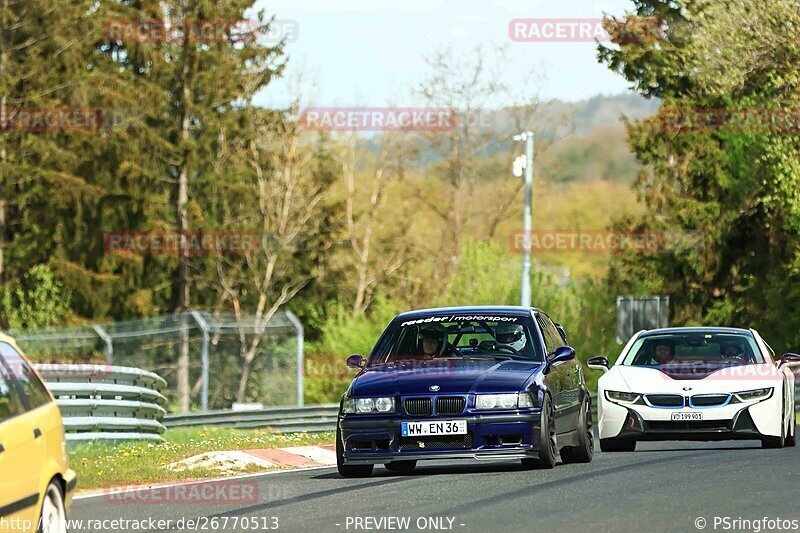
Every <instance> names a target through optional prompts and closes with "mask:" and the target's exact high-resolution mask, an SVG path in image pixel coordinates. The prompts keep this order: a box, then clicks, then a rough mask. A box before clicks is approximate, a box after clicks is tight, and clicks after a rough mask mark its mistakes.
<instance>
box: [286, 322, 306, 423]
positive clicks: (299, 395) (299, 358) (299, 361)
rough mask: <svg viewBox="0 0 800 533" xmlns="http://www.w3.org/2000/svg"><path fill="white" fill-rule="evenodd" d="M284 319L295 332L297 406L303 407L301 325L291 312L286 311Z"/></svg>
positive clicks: (303, 357) (303, 358)
mask: <svg viewBox="0 0 800 533" xmlns="http://www.w3.org/2000/svg"><path fill="white" fill-rule="evenodd" d="M286 318H288V319H289V322H291V323H292V325H293V326H294V329H295V330H296V331H297V405H298V407H303V403H304V399H303V370H304V368H303V366H304V364H305V356H304V355H303V342H304V333H303V324H301V323H300V320H298V318H297V317H296V316H295V315H294V313H292V312H291V311H288V310H287V311H286Z"/></svg>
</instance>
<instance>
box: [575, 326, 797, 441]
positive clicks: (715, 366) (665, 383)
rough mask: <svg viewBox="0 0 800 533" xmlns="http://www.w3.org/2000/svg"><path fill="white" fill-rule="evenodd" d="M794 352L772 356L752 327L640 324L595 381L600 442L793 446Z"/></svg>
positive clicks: (598, 361) (595, 364)
mask: <svg viewBox="0 0 800 533" xmlns="http://www.w3.org/2000/svg"><path fill="white" fill-rule="evenodd" d="M798 362H800V355H796V354H785V355H783V356H782V357H780V358H777V357H776V356H775V353H774V352H773V351H772V349H771V348H770V347H769V345H768V344H767V343H766V342H764V340H763V339H762V338H761V336H760V335H759V334H758V332H756V331H755V330H752V329H750V330H746V329H735V328H665V329H657V330H650V331H640V332H639V333H637V334H636V335H634V336H633V338H631V340H630V341H629V342H628V344H627V345H626V346H625V348H624V349H623V350H622V353H621V354H620V356H619V359H617V362H616V364H615V365H614V366H613V367H610V366H609V362H608V359H606V358H605V357H602V356H601V357H593V358H592V359H590V360H589V361H588V366H589V367H590V368H594V369H598V370H603V371H605V374H604V375H603V376H602V377H601V378H600V380H599V383H598V397H597V404H598V417H599V432H600V449H601V450H602V451H604V452H619V451H633V450H635V449H636V443H637V441H650V440H706V441H708V440H727V439H754V440H760V441H761V443H762V446H763V447H764V448H782V447H784V446H794V445H795V444H796V442H797V429H796V419H795V376H794V374H793V373H792V370H791V368H790V367H791V366H793V365H792V363H795V364H797V363H798Z"/></svg>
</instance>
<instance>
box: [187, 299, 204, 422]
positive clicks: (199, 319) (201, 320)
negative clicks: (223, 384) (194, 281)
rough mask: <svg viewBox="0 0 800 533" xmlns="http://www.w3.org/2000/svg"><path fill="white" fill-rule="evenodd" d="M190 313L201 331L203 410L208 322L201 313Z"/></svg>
mask: <svg viewBox="0 0 800 533" xmlns="http://www.w3.org/2000/svg"><path fill="white" fill-rule="evenodd" d="M190 314H191V315H192V318H193V319H194V321H195V322H197V325H198V326H200V330H201V331H202V332H203V352H202V355H201V357H202V365H203V370H202V374H203V375H202V377H201V379H202V380H203V385H202V387H203V388H202V392H201V394H200V396H201V397H200V405H201V408H202V410H203V411H208V323H207V322H206V321H205V319H204V318H203V315H201V314H200V313H198V312H197V311H191V312H190Z"/></svg>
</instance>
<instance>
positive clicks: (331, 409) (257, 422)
mask: <svg viewBox="0 0 800 533" xmlns="http://www.w3.org/2000/svg"><path fill="white" fill-rule="evenodd" d="M338 413H339V404H326V405H310V406H307V407H269V408H266V409H258V410H252V411H231V410H220V411H207V412H205V413H179V414H168V415H166V416H165V417H164V425H165V426H166V427H168V428H174V427H192V426H217V427H230V428H238V429H248V428H270V429H273V430H276V431H280V432H282V433H294V432H301V431H308V432H315V431H335V430H336V417H337V415H338Z"/></svg>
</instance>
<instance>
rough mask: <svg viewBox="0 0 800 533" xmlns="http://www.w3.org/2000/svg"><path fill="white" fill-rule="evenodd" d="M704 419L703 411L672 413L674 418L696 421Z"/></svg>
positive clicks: (683, 420)
mask: <svg viewBox="0 0 800 533" xmlns="http://www.w3.org/2000/svg"><path fill="white" fill-rule="evenodd" d="M702 419H703V413H672V420H678V421H682V422H695V421H697V420H702Z"/></svg>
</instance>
